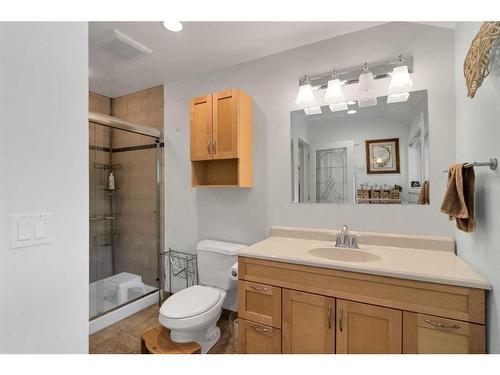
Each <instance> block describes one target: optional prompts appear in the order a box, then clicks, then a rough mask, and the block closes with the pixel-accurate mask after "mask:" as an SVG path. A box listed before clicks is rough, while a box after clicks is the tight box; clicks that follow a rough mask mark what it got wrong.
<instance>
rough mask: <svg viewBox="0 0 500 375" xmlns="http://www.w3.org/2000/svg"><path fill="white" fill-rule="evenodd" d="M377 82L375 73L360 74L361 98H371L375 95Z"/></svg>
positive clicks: (359, 89)
mask: <svg viewBox="0 0 500 375" xmlns="http://www.w3.org/2000/svg"><path fill="white" fill-rule="evenodd" d="M374 91H375V84H374V83H373V73H372V72H366V73H363V74H360V75H359V86H358V92H359V94H360V95H359V96H360V97H361V98H369V97H372V96H373V95H374Z"/></svg>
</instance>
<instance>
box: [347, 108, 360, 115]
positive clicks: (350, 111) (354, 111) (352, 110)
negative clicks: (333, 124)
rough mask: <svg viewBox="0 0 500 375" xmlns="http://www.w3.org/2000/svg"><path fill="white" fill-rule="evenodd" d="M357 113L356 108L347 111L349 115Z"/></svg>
mask: <svg viewBox="0 0 500 375" xmlns="http://www.w3.org/2000/svg"><path fill="white" fill-rule="evenodd" d="M355 113H358V111H356V110H355V109H350V110H348V111H347V114H348V115H353V114H355Z"/></svg>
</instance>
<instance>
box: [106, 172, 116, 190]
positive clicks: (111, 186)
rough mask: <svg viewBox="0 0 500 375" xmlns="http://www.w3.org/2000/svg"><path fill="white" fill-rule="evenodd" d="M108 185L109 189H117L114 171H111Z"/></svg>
mask: <svg viewBox="0 0 500 375" xmlns="http://www.w3.org/2000/svg"><path fill="white" fill-rule="evenodd" d="M108 185H109V186H108V188H109V190H115V176H113V172H110V173H109V181H108Z"/></svg>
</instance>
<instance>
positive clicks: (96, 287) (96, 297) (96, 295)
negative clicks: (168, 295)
mask: <svg viewBox="0 0 500 375" xmlns="http://www.w3.org/2000/svg"><path fill="white" fill-rule="evenodd" d="M123 274H125V273H122V274H118V275H114V276H111V277H107V278H105V279H102V280H97V281H94V282H92V283H90V286H89V297H90V301H89V315H90V319H93V318H95V317H97V316H100V315H102V314H104V313H106V312H108V311H111V310H114V309H116V308H117V307H118V306H122V305H125V304H127V303H129V302H131V301H134V300H137V299H138V298H140V297H142V296H145V295H147V294H149V293H151V292H154V291H156V290H157V288H155V287H152V286H149V285H146V284H143V283H142V284H141V286H136V287H132V288H129V289H128V290H127V291H126V294H125V295H124V296H121V298H120V299H121V301H118V299H119V293H118V288H117V284H116V282H115V280H117V279H118V280H120V275H123ZM127 275H131V276H136V277H139V276H137V275H133V274H127Z"/></svg>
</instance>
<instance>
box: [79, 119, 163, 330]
mask: <svg viewBox="0 0 500 375" xmlns="http://www.w3.org/2000/svg"><path fill="white" fill-rule="evenodd" d="M88 122H89V124H90V123H93V124H97V125H102V126H105V127H108V128H111V129H117V130H122V131H126V132H129V133H135V134H139V135H145V136H148V137H151V138H153V139H154V142H155V147H154V148H155V149H156V210H155V213H156V239H157V241H156V244H157V245H156V246H157V248H156V256H157V264H158V266H157V275H156V280H157V289H158V290H157V291H151V292H149V293H146V294H144V295H142V296H140V297H137V298H134V299H132V300H130V301H127V302H126V303H124V304H121V305H119V306H116V307H114V308H112V309H109V310H106V311H104V312H102V313H100V314H97V315H96V316H93V317H92V318H90V319H89V320H90V321H92V320H94V319H97V318H99V317H102V316H103V315H106V314H108V313H110V312H112V311H115V310H118V309H120V308H122V307H123V306H126V305H129V304H131V303H133V302H136V301H138V300H140V299H142V298H144V297H146V296H149V295H151V294H153V293H157V292H158V305H160V304H161V301H162V300H163V287H162V286H163V285H164V280H162V272H161V146H162V144H163V136H162V132H161V131H160V130H158V129H156V128H152V127H150V126H145V125H140V124H135V123H133V122H130V121H126V120H122V119H120V118H118V117H114V116H108V115H103V114H100V113H96V112H89V118H88ZM113 241H114V240H113V239H112V240H111V242H113ZM112 247H114V244H112ZM113 263H114V261H113ZM113 272H114V271H113Z"/></svg>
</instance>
